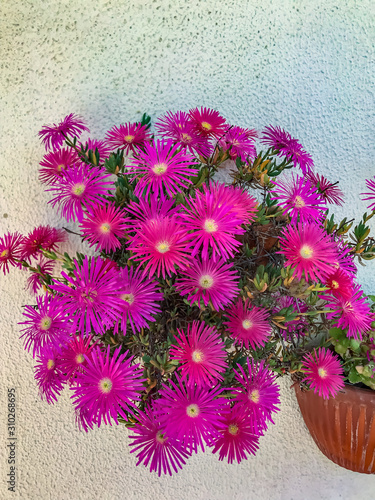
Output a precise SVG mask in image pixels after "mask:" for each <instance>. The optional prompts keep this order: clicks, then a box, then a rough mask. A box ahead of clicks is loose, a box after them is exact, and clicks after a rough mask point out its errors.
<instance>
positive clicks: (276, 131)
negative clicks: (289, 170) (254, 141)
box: [262, 126, 314, 175]
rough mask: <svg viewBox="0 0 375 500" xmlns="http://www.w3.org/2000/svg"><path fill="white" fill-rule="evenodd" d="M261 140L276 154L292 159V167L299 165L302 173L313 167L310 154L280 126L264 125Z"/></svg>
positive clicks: (306, 172)
mask: <svg viewBox="0 0 375 500" xmlns="http://www.w3.org/2000/svg"><path fill="white" fill-rule="evenodd" d="M262 142H263V144H266V145H267V146H269V147H271V148H272V149H273V150H274V151H275V152H277V156H285V157H286V158H287V159H288V160H289V161H293V164H294V167H296V166H297V165H299V167H300V168H301V170H302V172H303V174H304V175H307V174H308V173H309V172H310V171H311V170H312V168H313V167H314V162H313V160H312V158H311V156H310V155H309V154H308V153H306V151H305V150H304V149H303V148H302V146H301V144H300V143H299V142H298V141H297V139H293V138H292V136H291V135H290V134H289V133H288V132H285V130H283V129H282V128H280V127H272V126H269V127H266V129H265V131H264V132H263V137H262Z"/></svg>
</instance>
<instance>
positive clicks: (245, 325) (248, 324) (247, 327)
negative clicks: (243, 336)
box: [242, 319, 253, 330]
mask: <svg viewBox="0 0 375 500" xmlns="http://www.w3.org/2000/svg"><path fill="white" fill-rule="evenodd" d="M252 326H253V323H252V321H250V320H249V319H245V320H244V321H242V328H245V330H250V328H251V327H252Z"/></svg>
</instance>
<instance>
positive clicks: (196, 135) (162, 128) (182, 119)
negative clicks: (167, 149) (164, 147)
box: [155, 111, 212, 157]
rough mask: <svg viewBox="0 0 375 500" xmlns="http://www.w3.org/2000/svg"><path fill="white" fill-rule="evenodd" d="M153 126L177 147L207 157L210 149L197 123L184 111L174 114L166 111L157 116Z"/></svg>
mask: <svg viewBox="0 0 375 500" xmlns="http://www.w3.org/2000/svg"><path fill="white" fill-rule="evenodd" d="M155 127H156V129H157V130H158V132H159V133H160V134H161V135H162V136H163V137H166V138H168V139H172V141H173V142H176V143H177V144H178V146H179V147H181V148H183V149H188V150H189V151H190V152H191V153H192V154H194V153H198V154H200V155H202V156H206V157H207V156H209V155H210V153H211V151H212V146H211V145H210V144H209V142H208V141H207V139H206V137H204V136H202V135H201V134H200V132H199V130H198V127H197V125H196V124H195V123H194V122H193V120H192V119H191V118H190V116H189V115H188V113H185V112H184V111H177V113H175V114H173V113H172V112H171V111H168V112H167V114H166V116H164V117H162V118H159V121H158V122H156V124H155Z"/></svg>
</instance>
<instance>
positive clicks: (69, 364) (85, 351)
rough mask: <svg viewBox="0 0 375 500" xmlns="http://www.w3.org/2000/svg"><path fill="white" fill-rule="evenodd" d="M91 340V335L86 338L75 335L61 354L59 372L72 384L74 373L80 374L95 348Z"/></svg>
mask: <svg viewBox="0 0 375 500" xmlns="http://www.w3.org/2000/svg"><path fill="white" fill-rule="evenodd" d="M92 338H93V337H92V335H89V336H88V337H83V336H82V335H75V336H74V337H73V338H72V339H71V340H70V342H69V343H68V345H67V346H66V347H65V348H64V349H63V351H62V353H61V356H60V361H59V365H60V368H61V371H62V372H63V373H64V375H65V377H66V378H67V379H69V380H70V381H72V382H73V380H72V379H73V378H74V376H75V375H76V373H77V372H81V373H82V372H83V367H84V366H86V365H87V360H88V359H89V358H90V356H91V351H92V350H93V348H94V346H95V343H94V344H92V343H91V341H92Z"/></svg>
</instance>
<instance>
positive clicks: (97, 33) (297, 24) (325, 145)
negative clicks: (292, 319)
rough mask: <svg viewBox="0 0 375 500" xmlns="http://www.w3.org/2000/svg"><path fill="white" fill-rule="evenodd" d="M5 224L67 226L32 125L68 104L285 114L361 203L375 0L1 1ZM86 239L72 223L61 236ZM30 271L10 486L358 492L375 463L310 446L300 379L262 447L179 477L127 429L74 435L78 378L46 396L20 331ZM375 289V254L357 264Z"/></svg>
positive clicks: (300, 495) (188, 495)
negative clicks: (155, 464)
mask: <svg viewBox="0 0 375 500" xmlns="http://www.w3.org/2000/svg"><path fill="white" fill-rule="evenodd" d="M0 13H1V26H0V40H1V58H0V66H1V74H0V81H1V87H0V92H1V94H0V98H1V101H0V113H1V120H0V127H1V133H0V233H4V232H6V231H7V230H12V231H14V230H18V231H20V232H23V233H27V232H28V231H30V230H31V229H32V228H33V227H34V226H35V225H39V224H47V223H48V224H51V225H56V226H57V227H62V226H63V225H66V226H68V227H72V225H69V224H66V223H64V222H63V221H62V220H60V219H59V218H58V217H57V215H56V213H55V212H54V211H53V210H52V209H50V208H48V209H47V205H46V203H47V201H48V200H49V196H48V194H47V193H44V192H43V188H42V186H41V185H40V184H39V182H38V180H37V168H38V162H39V161H40V159H41V157H42V155H43V147H42V146H41V145H40V143H39V141H38V138H37V132H38V130H40V127H41V126H42V125H43V124H46V123H51V122H56V121H58V120H60V119H61V118H62V117H64V116H65V115H66V114H68V113H71V112H74V113H78V114H80V115H82V116H83V117H85V119H86V120H87V122H88V124H89V126H90V128H91V131H92V136H94V137H97V138H102V137H103V135H104V133H105V131H106V130H107V129H108V128H110V127H112V126H113V125H118V124H119V123H121V122H126V121H131V120H136V119H139V117H140V116H141V114H142V113H143V112H144V111H147V112H148V113H149V114H151V115H152V117H153V118H155V117H156V116H159V115H161V114H163V113H164V112H165V111H166V110H168V109H172V110H174V111H176V110H179V109H184V110H188V109H189V108H191V107H194V106H198V105H204V106H209V107H213V108H216V109H218V110H220V111H221V112H222V114H223V115H224V116H225V117H226V118H227V119H228V120H229V121H230V122H232V123H235V124H238V125H241V126H245V127H253V128H257V129H261V128H262V127H263V126H264V125H268V124H270V123H272V124H274V125H280V126H281V127H283V128H285V129H286V130H288V131H289V132H290V133H291V134H292V135H293V136H295V137H297V138H299V139H300V141H301V142H302V144H303V145H304V147H305V149H306V150H307V151H309V152H310V153H311V154H312V156H313V158H314V161H315V164H316V167H317V169H318V170H319V171H320V172H321V173H323V174H324V175H327V176H329V177H330V178H331V179H333V180H336V179H337V180H340V186H341V188H342V190H343V191H344V193H345V196H346V201H347V204H346V207H345V209H342V210H340V215H348V217H349V218H351V217H356V218H357V219H358V218H359V217H360V215H361V213H362V212H363V211H364V209H365V207H366V205H365V203H364V202H361V201H360V200H359V193H361V192H363V191H364V190H365V178H369V177H371V176H373V175H374V174H375V166H374V159H373V158H374V153H375V148H374V132H375V126H374V116H373V109H374V42H375V33H374V29H375V28H374V22H375V3H374V2H373V0H361V1H354V0H353V1H350V0H336V1H334V0H309V1H307V0H283V1H282V0H279V1H271V0H268V1H267V0H249V1H247V0H241V1H239V0H221V1H217V0H207V1H203V0H202V1H198V0H191V1H182V0H174V1H172V0H170V1H168V0H154V1H151V0H149V1H144V0H133V1H129V0H128V1H124V0H121V1H120V0H119V1H116V0H97V1H95V2H89V1H88V0H74V1H73V0H59V1H56V0H55V1H43V0H30V1H27V0H18V1H17V0H16V1H8V0H2V1H0ZM66 248H68V249H70V250H72V249H75V248H77V241H76V240H75V239H74V237H72V238H71V239H70V244H69V245H68V246H67V247H66ZM24 279H25V276H24V274H23V273H21V272H14V273H12V274H11V275H8V276H6V277H4V276H3V275H1V277H0V288H1V291H0V294H1V295H0V301H1V307H0V322H1V329H0V342H1V344H0V345H1V354H0V355H1V361H0V363H1V368H0V370H1V372H0V374H1V381H2V383H1V385H0V390H1V399H0V408H1V409H0V429H1V431H0V453H1V457H0V464H1V465H0V476H1V477H0V499H4V500H6V499H8V498H22V499H30V500H34V499H35V500H39V499H41V500H44V499H46V500H47V499H58V500H63V499H64V500H65V499H69V500H81V499H84V500H86V499H104V500H107V499H108V500H112V499H139V500H140V499H142V500H148V499H155V498H159V499H160V498H163V499H165V500H171V499H173V498H176V499H178V500H187V499H189V500H194V499H208V500H216V499H217V500H219V499H223V500H224V499H228V500H231V499H238V500H254V499H261V500H262V499H265V500H268V499H272V500H286V499H290V500H292V499H293V500H300V499H301V500H312V499H325V500H328V499H345V500H349V499H353V500H354V499H358V498H373V496H374V489H375V479H374V477H369V476H361V475H359V474H356V473H352V472H349V471H346V470H344V469H342V468H340V467H338V466H336V465H334V464H333V463H331V462H330V461H329V460H328V459H326V458H325V457H324V456H323V455H322V454H321V453H320V452H319V451H318V449H317V448H316V446H315V445H314V443H313V441H312V438H311V437H310V435H309V433H308V431H307V429H306V427H305V425H304V423H303V421H302V418H301V416H300V413H299V410H298V408H297V405H296V400H295V396H294V394H293V392H292V391H291V390H290V381H288V380H283V381H281V382H280V385H281V388H282V404H281V412H280V413H279V414H278V415H277V416H276V418H275V424H276V425H275V426H272V428H271V429H270V430H269V432H268V433H267V434H266V436H265V437H264V438H262V440H261V447H260V450H259V452H258V454H257V457H255V458H250V459H249V460H248V461H247V462H244V463H241V465H239V466H237V465H232V466H229V465H227V464H224V463H220V462H218V460H217V457H216V456H214V455H211V454H210V453H206V454H198V455H197V456H195V457H192V458H191V459H190V460H189V461H188V463H187V465H186V467H185V468H184V470H183V471H181V472H180V473H179V474H177V475H176V476H174V477H173V478H165V477H162V478H160V479H159V478H158V477H157V476H155V475H151V474H150V473H149V472H148V470H146V469H145V468H144V467H142V468H135V457H133V456H130V455H129V452H128V449H127V448H128V438H127V432H126V430H124V429H123V428H122V427H120V428H117V427H108V428H101V429H99V430H95V431H93V432H90V433H89V434H87V435H86V434H83V433H80V432H79V431H78V430H77V429H76V428H75V424H74V418H73V415H72V411H71V405H70V402H69V394H68V392H69V391H66V393H65V394H64V395H63V396H62V397H61V398H60V400H59V402H58V403H57V404H55V405H54V406H48V405H47V404H46V403H43V402H41V401H40V400H39V398H38V395H37V391H36V387H35V383H34V380H33V361H32V358H31V355H29V354H27V353H26V352H25V351H24V350H23V347H22V344H21V341H19V339H18V337H19V328H20V327H19V326H18V325H17V322H19V321H21V320H22V312H21V306H22V305H24V304H27V303H33V299H32V297H31V296H30V295H29V294H28V293H27V292H25V291H24ZM359 280H360V282H361V283H362V284H363V287H364V289H365V290H366V291H367V292H371V291H372V292H374V291H375V276H374V263H370V264H369V265H368V266H367V268H366V269H365V270H361V271H360V273H359ZM8 387H15V388H16V395H17V471H18V472H17V487H16V493H14V494H13V493H10V492H7V489H6V483H5V482H6V473H7V472H8V466H7V464H6V451H7V448H6V443H7V442H6V437H7V435H6V413H7V412H6V390H7V388H8Z"/></svg>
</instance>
